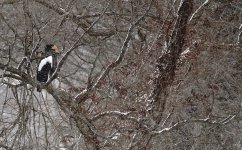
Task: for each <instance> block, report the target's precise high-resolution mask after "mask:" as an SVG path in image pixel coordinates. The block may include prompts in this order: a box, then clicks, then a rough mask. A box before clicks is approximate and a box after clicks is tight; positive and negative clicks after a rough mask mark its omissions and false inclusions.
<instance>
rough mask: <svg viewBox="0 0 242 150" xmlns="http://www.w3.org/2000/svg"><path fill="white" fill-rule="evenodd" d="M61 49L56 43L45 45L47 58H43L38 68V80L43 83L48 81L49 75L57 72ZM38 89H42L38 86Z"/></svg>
mask: <svg viewBox="0 0 242 150" xmlns="http://www.w3.org/2000/svg"><path fill="white" fill-rule="evenodd" d="M58 53H59V50H58V48H57V46H56V45H53V44H49V45H46V47H45V58H43V59H42V60H41V61H40V62H39V65H38V68H37V80H38V81H39V82H41V83H45V82H47V81H48V79H49V77H50V76H51V75H52V74H53V73H54V72H55V69H56V66H57V55H56V54H58ZM37 91H38V92H41V89H40V88H39V87H37Z"/></svg>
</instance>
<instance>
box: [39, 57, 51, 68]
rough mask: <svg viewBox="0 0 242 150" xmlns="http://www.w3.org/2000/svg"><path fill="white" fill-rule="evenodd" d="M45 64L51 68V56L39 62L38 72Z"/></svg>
mask: <svg viewBox="0 0 242 150" xmlns="http://www.w3.org/2000/svg"><path fill="white" fill-rule="evenodd" d="M47 63H50V65H51V67H52V56H49V57H46V58H44V59H42V60H41V61H40V63H39V67H38V71H40V70H41V69H42V68H43V66H44V65H46V64H47Z"/></svg>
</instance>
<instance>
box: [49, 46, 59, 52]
mask: <svg viewBox="0 0 242 150" xmlns="http://www.w3.org/2000/svg"><path fill="white" fill-rule="evenodd" d="M51 49H52V50H53V51H55V53H59V52H60V51H59V48H58V47H57V46H56V45H53V46H52V47H51Z"/></svg>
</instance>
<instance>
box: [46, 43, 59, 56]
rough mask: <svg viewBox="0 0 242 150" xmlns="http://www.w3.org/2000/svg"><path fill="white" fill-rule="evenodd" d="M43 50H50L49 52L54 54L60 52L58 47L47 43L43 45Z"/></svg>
mask: <svg viewBox="0 0 242 150" xmlns="http://www.w3.org/2000/svg"><path fill="white" fill-rule="evenodd" d="M45 51H46V52H51V53H54V54H59V53H60V50H59V48H58V47H57V46H56V45H54V44H47V45H46V46H45Z"/></svg>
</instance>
